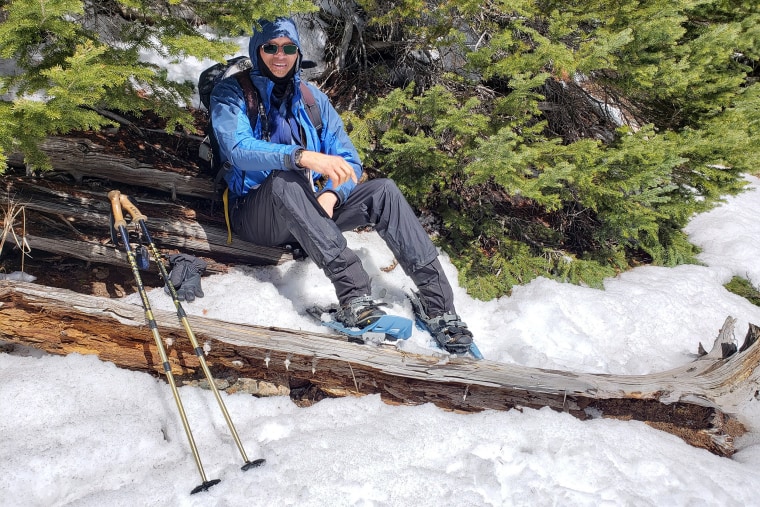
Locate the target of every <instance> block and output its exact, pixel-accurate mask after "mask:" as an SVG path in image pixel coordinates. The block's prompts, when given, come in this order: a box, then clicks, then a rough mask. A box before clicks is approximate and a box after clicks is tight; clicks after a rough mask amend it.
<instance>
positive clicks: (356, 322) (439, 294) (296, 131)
mask: <svg viewBox="0 0 760 507" xmlns="http://www.w3.org/2000/svg"><path fill="white" fill-rule="evenodd" d="M258 24H259V26H260V28H259V29H257V30H255V32H254V33H253V36H252V37H251V39H250V44H249V52H250V57H251V62H252V68H251V69H250V80H251V81H252V82H253V86H254V87H255V91H256V92H257V95H258V104H257V106H258V109H259V110H258V111H256V112H253V114H250V113H251V111H248V109H247V108H248V106H249V105H250V104H251V102H250V100H249V102H247V101H246V99H247V97H246V92H245V91H244V89H243V86H244V84H241V80H239V79H236V78H234V77H230V78H227V79H224V80H222V81H221V82H220V83H219V84H218V85H216V87H215V88H214V91H213V93H212V95H211V102H210V104H211V108H210V109H211V123H212V125H213V134H214V135H215V137H216V141H217V142H218V144H219V157H220V160H219V162H220V164H223V166H224V167H225V168H226V173H225V174H224V178H225V180H226V182H227V185H228V191H229V205H228V210H229V212H230V217H231V226H232V229H233V230H234V231H235V232H236V233H237V234H238V235H239V236H240V237H241V238H242V239H244V240H246V241H249V242H252V243H256V244H259V245H262V246H283V245H287V244H293V243H297V244H298V245H300V247H301V248H302V249H303V250H304V251H305V252H306V254H307V255H308V256H309V257H311V259H312V260H313V261H314V262H315V263H316V264H317V266H319V267H320V268H321V269H322V270H323V271H324V273H325V274H326V275H327V277H328V278H329V279H330V281H331V282H332V284H333V286H334V287H335V291H336V294H337V296H338V301H339V304H340V309H339V311H338V312H337V313H336V316H335V317H336V319H337V320H338V321H339V322H340V323H341V324H343V325H344V326H346V327H352V328H354V327H358V328H364V327H366V326H369V325H371V324H372V323H373V322H375V321H377V320H378V319H379V318H381V317H382V316H383V315H385V312H384V311H383V310H382V309H380V308H379V305H380V304H379V303H378V302H377V301H375V300H373V298H372V297H371V293H372V290H371V282H370V277H369V275H368V274H367V272H366V271H365V270H364V268H363V266H362V263H361V261H360V259H359V257H358V256H357V255H356V253H354V252H353V251H352V250H351V249H350V248H348V247H347V243H346V239H345V238H344V236H343V234H342V233H343V232H345V231H350V230H353V229H356V228H357V227H360V226H366V225H371V226H373V227H374V228H375V229H376V230H377V232H378V233H379V234H380V236H381V237H382V238H383V239H384V240H385V242H386V243H387V245H388V247H389V248H390V249H391V251H392V252H393V254H394V255H395V256H396V258H397V259H398V261H399V263H400V264H401V266H402V268H403V269H404V272H405V273H406V274H407V275H409V276H410V277H411V279H412V280H413V282H414V283H415V285H416V286H417V289H418V290H419V300H420V302H421V303H422V307H423V309H424V312H423V315H422V321H423V322H424V323H425V324H426V326H427V327H428V330H429V331H430V332H431V334H432V336H433V337H434V338H435V339H436V340H437V341H438V342H439V344H440V345H441V346H442V347H443V348H445V349H446V350H448V351H449V352H452V353H461V352H466V351H467V350H468V349H469V347H470V345H471V343H472V333H471V332H470V331H469V330H468V329H467V326H466V324H465V323H464V322H462V320H461V319H460V318H459V316H458V315H457V313H456V311H455V308H454V301H453V299H454V298H453V292H452V289H451V286H450V285H449V282H448V280H447V278H446V275H445V274H444V272H443V269H442V267H441V263H440V261H439V260H438V252H437V250H436V248H435V246H434V245H433V243H432V242H431V240H430V238H429V237H428V235H427V233H426V232H425V230H424V229H423V228H422V226H421V224H420V222H419V220H418V219H417V217H416V216H415V214H414V212H413V210H412V208H411V206H410V205H409V204H408V203H407V201H406V199H405V198H404V196H403V195H402V194H401V192H400V191H399V189H398V187H397V186H396V184H395V183H394V182H393V181H391V180H390V179H386V178H378V179H372V180H367V181H362V182H361V183H360V182H359V180H360V179H361V176H362V165H361V162H360V160H359V155H358V153H357V151H356V149H355V148H354V146H353V144H352V142H351V140H350V139H349V137H348V134H347V133H346V131H345V129H344V126H343V122H342V120H341V118H340V116H339V115H338V113H337V112H336V110H335V108H334V107H333V106H332V104H331V103H330V101H329V99H328V98H327V96H326V95H325V94H324V93H322V92H321V91H320V90H319V89H317V88H316V87H315V86H313V85H311V84H306V86H307V89H306V90H304V89H303V87H302V82H301V77H300V70H301V60H302V58H303V53H302V49H301V46H300V42H299V35H298V31H297V28H296V25H295V23H294V22H293V20H291V19H289V18H278V19H276V20H274V21H260V22H259V23H258ZM308 95H313V97H314V99H312V100H311V101H312V103H313V102H314V100H315V101H316V107H318V108H319V111H320V115H319V117H318V120H319V122H321V129H320V128H318V126H315V124H314V123H315V122H313V121H312V119H311V117H310V114H309V111H308V110H307V105H308V99H311V97H308ZM251 118H253V119H254V120H253V121H252V119H251Z"/></svg>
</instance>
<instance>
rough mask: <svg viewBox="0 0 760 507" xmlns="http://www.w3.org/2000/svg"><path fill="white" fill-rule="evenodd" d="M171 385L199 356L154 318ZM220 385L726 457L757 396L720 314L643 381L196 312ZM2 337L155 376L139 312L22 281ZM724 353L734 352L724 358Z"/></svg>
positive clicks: (11, 293)
mask: <svg viewBox="0 0 760 507" xmlns="http://www.w3.org/2000/svg"><path fill="white" fill-rule="evenodd" d="M154 316H155V319H156V321H157V322H158V325H159V329H160V330H161V334H162V336H163V338H164V339H165V340H166V341H168V342H169V343H170V347H169V353H170V363H171V368H172V371H173V372H174V373H175V375H176V376H177V378H178V379H181V380H187V381H190V380H193V379H197V378H200V377H201V375H202V374H201V373H200V372H199V364H198V362H197V357H196V356H195V354H194V353H193V351H192V350H191V347H190V345H189V343H188V340H187V339H186V337H185V334H184V328H183V327H182V325H181V324H180V322H179V321H178V319H177V316H176V314H175V313H173V312H164V311H154ZM190 322H191V325H192V328H193V331H194V332H195V334H196V336H197V337H198V339H199V341H200V343H201V344H203V345H204V347H205V349H206V350H207V354H208V362H209V365H210V366H211V368H212V371H214V375H215V377H216V378H227V379H231V380H233V381H234V380H236V379H244V378H247V379H257V380H266V381H268V382H273V383H275V384H278V385H282V386H290V385H303V384H304V383H311V384H313V385H315V386H318V387H319V388H321V389H322V390H323V391H325V392H327V393H329V394H330V395H332V396H346V395H360V394H361V395H364V394H370V393H379V394H380V395H381V396H382V397H383V399H384V400H386V401H387V402H390V403H404V404H419V403H434V404H436V405H437V406H440V407H443V408H446V409H452V410H460V411H465V412H474V411H481V410H486V409H490V410H508V409H512V408H521V407H529V408H541V407H551V408H552V409H555V410H561V411H566V412H569V413H571V414H573V415H575V416H576V417H579V418H584V419H585V418H588V417H592V416H596V415H597V414H598V415H601V416H606V417H617V418H625V419H633V420H640V421H645V422H647V423H649V424H651V425H652V426H654V427H657V428H659V429H662V430H664V431H668V432H671V433H673V434H676V435H678V436H680V437H681V438H683V439H684V440H685V441H687V442H689V443H690V444H692V445H695V446H699V447H702V448H705V449H708V450H710V451H711V452H713V453H715V454H718V455H721V456H730V455H731V454H732V453H733V452H734V446H733V439H734V437H736V436H738V435H740V434H741V433H742V432H743V426H742V425H741V423H740V422H739V421H738V420H737V419H735V417H734V415H735V414H736V413H737V412H738V411H739V410H740V408H741V407H742V406H743V404H745V403H746V402H747V401H748V400H750V399H751V398H752V396H754V394H755V391H756V390H757V382H758V380H759V377H760V368H758V364H759V363H760V344H758V342H757V338H758V337H760V329H759V328H757V327H756V326H750V332H749V333H748V335H747V338H746V339H745V342H744V344H743V345H742V346H741V347H740V348H739V349H738V350H736V348H734V349H733V350H732V349H731V348H730V347H725V344H726V343H727V342H728V341H729V337H732V335H733V326H734V322H735V320H734V319H732V318H728V319H727V320H726V324H725V325H724V328H723V329H722V330H721V333H720V335H719V337H718V339H716V341H715V345H714V347H713V351H711V352H710V353H708V354H705V355H703V356H702V357H700V358H699V359H697V360H695V361H694V362H692V363H689V364H687V365H684V366H681V367H678V368H674V369H672V370H669V371H666V372H661V373H654V374H650V375H630V376H621V375H600V374H585V373H576V372H565V371H556V370H546V369H540V368H529V367H524V366H519V365H512V364H503V363H496V362H492V361H487V360H485V361H474V360H471V359H466V358H453V359H451V358H447V357H434V356H425V355H418V354H409V353H405V352H403V351H399V350H397V349H395V348H384V347H372V346H360V345H356V344H352V343H348V342H346V341H345V340H342V339H341V338H340V337H336V336H333V335H328V334H319V333H309V332H303V331H296V330H288V329H278V328H273V327H263V326H252V325H240V324H233V323H229V322H223V321H218V320H213V319H206V318H202V317H196V316H192V317H190ZM0 339H1V340H5V341H8V342H11V343H16V344H23V345H27V346H32V347H36V348H38V349H41V350H44V351H46V352H49V353H53V354H61V355H65V354H71V353H80V354H96V355H98V356H99V357H100V359H102V360H104V361H112V362H113V363H115V364H116V365H118V366H120V367H123V368H129V369H133V370H140V371H148V372H151V373H153V374H156V375H158V374H159V372H160V371H161V367H162V365H161V364H159V363H160V362H159V356H158V353H157V351H156V350H155V344H154V341H153V338H152V335H151V333H150V331H149V329H148V327H147V326H146V323H145V316H144V311H143V309H142V308H141V307H139V306H135V305H130V304H127V303H125V302H123V301H120V300H118V299H108V298H98V297H93V296H87V295H83V294H79V293H75V292H71V291H67V290H63V289H54V288H50V287H44V286H39V285H35V284H29V283H23V282H10V281H0ZM726 354H730V355H726Z"/></svg>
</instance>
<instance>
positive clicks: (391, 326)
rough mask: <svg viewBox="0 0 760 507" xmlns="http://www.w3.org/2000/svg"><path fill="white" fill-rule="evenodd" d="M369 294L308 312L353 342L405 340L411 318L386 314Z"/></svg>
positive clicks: (407, 336) (410, 324)
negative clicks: (346, 302)
mask: <svg viewBox="0 0 760 507" xmlns="http://www.w3.org/2000/svg"><path fill="white" fill-rule="evenodd" d="M380 306H382V303H376V302H375V301H373V300H372V298H371V297H369V296H364V297H360V298H356V299H353V300H352V301H350V302H349V303H348V304H346V305H344V306H343V307H337V306H331V307H328V308H323V307H319V306H315V307H313V308H311V309H309V310H308V313H309V314H310V315H312V316H313V317H315V318H317V319H319V320H320V321H321V322H322V325H323V326H327V327H329V328H331V329H334V330H336V331H338V332H339V333H341V334H343V335H346V336H347V337H348V341H350V342H354V343H374V344H380V343H383V342H385V341H391V342H394V341H397V340H406V339H407V338H409V337H410V336H411V335H412V321H411V320H410V319H407V318H404V317H398V316H396V315H387V314H386V313H385V312H384V311H383V310H382V309H380Z"/></svg>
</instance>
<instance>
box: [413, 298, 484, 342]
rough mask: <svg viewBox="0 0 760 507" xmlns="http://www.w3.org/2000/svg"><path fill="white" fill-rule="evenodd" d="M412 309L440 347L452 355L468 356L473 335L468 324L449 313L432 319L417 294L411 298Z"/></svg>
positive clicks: (454, 314)
mask: <svg viewBox="0 0 760 507" xmlns="http://www.w3.org/2000/svg"><path fill="white" fill-rule="evenodd" d="M410 299H411V302H412V309H413V310H414V314H415V316H416V317H417V321H418V322H419V323H420V324H421V325H422V326H423V327H424V328H425V329H427V331H428V332H429V333H430V335H431V336H432V337H433V338H434V339H435V341H436V342H438V345H440V347H441V348H442V349H444V350H445V351H447V352H449V353H451V354H466V353H468V352H470V347H471V346H472V341H473V340H472V333H471V332H470V330H469V329H467V324H465V323H464V322H462V319H461V318H460V317H459V315H457V314H456V313H453V312H449V313H444V314H443V315H439V316H435V317H430V316H429V315H428V314H427V309H426V308H425V304H424V303H423V302H422V299H421V298H420V297H419V295H418V294H417V293H412V296H411V297H410Z"/></svg>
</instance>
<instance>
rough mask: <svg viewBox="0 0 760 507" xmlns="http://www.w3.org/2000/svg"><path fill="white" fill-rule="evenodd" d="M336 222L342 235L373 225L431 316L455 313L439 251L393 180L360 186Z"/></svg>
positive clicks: (378, 180) (370, 182)
mask: <svg viewBox="0 0 760 507" xmlns="http://www.w3.org/2000/svg"><path fill="white" fill-rule="evenodd" d="M333 218H334V220H335V223H336V224H337V226H338V227H339V228H340V230H342V231H349V230H353V229H355V228H356V227H360V226H364V225H374V227H375V230H377V232H378V234H380V236H381V237H382V238H383V239H384V240H385V242H386V244H387V245H388V247H389V248H390V250H391V251H392V252H393V254H394V255H395V256H396V259H398V261H399V264H401V267H402V268H403V269H404V272H405V273H406V274H407V275H409V277H410V278H411V279H412V281H413V282H414V284H415V285H416V286H417V288H418V289H419V291H420V295H421V296H422V298H424V300H425V303H426V306H427V308H428V311H429V312H430V314H431V315H435V316H438V315H443V314H444V313H455V310H454V295H453V292H452V289H451V285H450V284H449V281H448V279H447V278H446V275H445V273H444V272H443V267H442V266H441V263H440V261H439V260H438V250H437V249H436V248H435V245H433V242H432V241H431V240H430V237H429V236H428V234H427V233H426V232H425V229H424V228H423V227H422V225H421V224H420V221H419V219H418V218H417V216H416V215H415V214H414V210H412V207H411V206H410V205H409V203H408V202H407V201H406V198H405V197H404V196H403V194H402V193H401V191H400V190H399V189H398V187H397V186H396V184H395V183H394V182H393V181H392V180H390V179H385V178H378V179H374V180H369V181H366V182H363V183H362V184H360V185H357V187H356V188H355V189H354V190H353V192H351V195H349V197H348V199H347V200H346V202H345V203H343V205H342V206H340V207H339V208H338V209H336V210H335V216H334V217H333Z"/></svg>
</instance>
